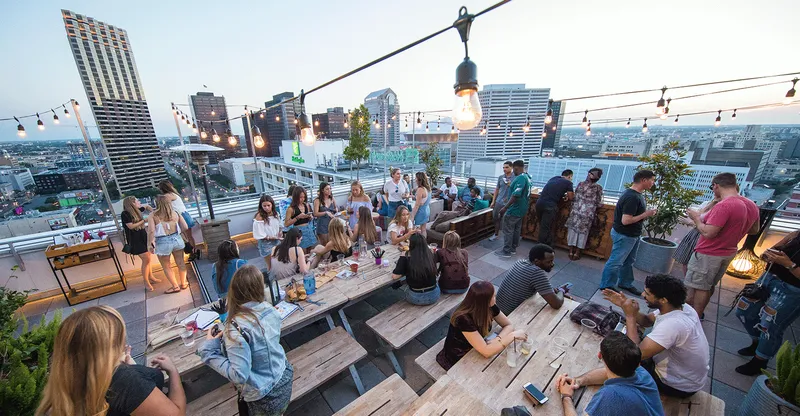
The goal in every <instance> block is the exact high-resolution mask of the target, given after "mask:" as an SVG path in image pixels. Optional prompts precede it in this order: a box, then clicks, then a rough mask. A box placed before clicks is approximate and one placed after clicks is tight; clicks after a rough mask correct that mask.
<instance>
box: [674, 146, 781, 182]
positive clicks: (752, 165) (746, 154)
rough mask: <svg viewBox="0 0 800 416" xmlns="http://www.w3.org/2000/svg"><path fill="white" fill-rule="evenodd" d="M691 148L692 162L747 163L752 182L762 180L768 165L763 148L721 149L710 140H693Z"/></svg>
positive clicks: (725, 164)
mask: <svg viewBox="0 0 800 416" xmlns="http://www.w3.org/2000/svg"><path fill="white" fill-rule="evenodd" d="M690 150H693V151H694V153H693V156H692V161H691V163H692V164H697V163H701V162H702V163H706V164H713V165H720V166H727V165H733V166H736V165H738V164H746V165H747V166H749V169H750V171H749V173H748V174H747V180H748V181H750V182H758V181H760V180H761V177H762V176H763V175H764V170H765V168H766V166H767V158H768V155H767V154H766V152H764V151H763V150H752V149H726V148H723V149H719V148H714V147H713V146H712V143H711V141H709V140H698V141H696V142H692V145H691V147H690Z"/></svg>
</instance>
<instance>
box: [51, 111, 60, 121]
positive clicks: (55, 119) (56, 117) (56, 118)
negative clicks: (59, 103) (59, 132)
mask: <svg viewBox="0 0 800 416" xmlns="http://www.w3.org/2000/svg"><path fill="white" fill-rule="evenodd" d="M59 123H61V121H59V119H58V114H56V113H55V111H54V112H53V124H59Z"/></svg>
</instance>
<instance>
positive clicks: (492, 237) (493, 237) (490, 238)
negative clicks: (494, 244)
mask: <svg viewBox="0 0 800 416" xmlns="http://www.w3.org/2000/svg"><path fill="white" fill-rule="evenodd" d="M494 240H497V236H496V235H493V236H491V237H489V241H494Z"/></svg>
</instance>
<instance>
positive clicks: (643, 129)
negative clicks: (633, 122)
mask: <svg viewBox="0 0 800 416" xmlns="http://www.w3.org/2000/svg"><path fill="white" fill-rule="evenodd" d="M642 133H647V117H645V119H644V124H642Z"/></svg>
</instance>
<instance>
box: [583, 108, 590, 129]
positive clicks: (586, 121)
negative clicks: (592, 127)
mask: <svg viewBox="0 0 800 416" xmlns="http://www.w3.org/2000/svg"><path fill="white" fill-rule="evenodd" d="M588 115H589V110H586V111H584V112H583V120H581V127H583V128H586V123H588V122H589V118H588V117H587V116H588Z"/></svg>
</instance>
